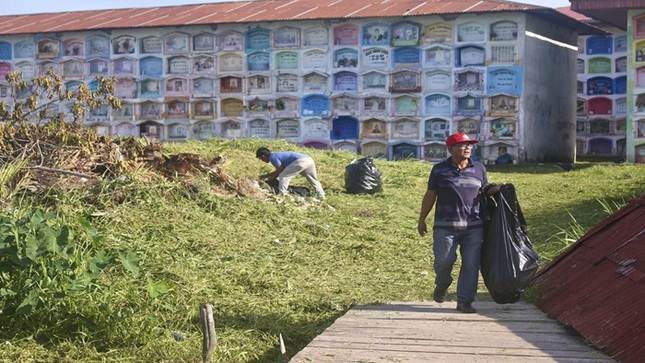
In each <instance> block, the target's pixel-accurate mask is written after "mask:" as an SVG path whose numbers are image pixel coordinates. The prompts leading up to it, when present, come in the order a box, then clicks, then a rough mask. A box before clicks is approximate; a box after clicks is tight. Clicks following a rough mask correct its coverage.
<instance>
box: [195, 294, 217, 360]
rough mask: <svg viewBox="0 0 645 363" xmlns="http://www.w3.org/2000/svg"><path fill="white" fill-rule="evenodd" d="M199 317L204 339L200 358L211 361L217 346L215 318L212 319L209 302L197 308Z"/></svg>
mask: <svg viewBox="0 0 645 363" xmlns="http://www.w3.org/2000/svg"><path fill="white" fill-rule="evenodd" d="M199 317H200V320H201V322H202V330H203V332H204V341H203V345H202V360H203V362H204V363H212V362H213V352H214V351H215V347H216V346H217V335H216V334H215V320H214V319H213V307H212V306H211V304H202V305H201V307H200V309H199Z"/></svg>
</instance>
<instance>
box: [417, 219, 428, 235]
mask: <svg viewBox="0 0 645 363" xmlns="http://www.w3.org/2000/svg"><path fill="white" fill-rule="evenodd" d="M417 232H419V236H421V237H423V236H425V235H426V234H428V226H427V225H426V222H425V221H419V224H417Z"/></svg>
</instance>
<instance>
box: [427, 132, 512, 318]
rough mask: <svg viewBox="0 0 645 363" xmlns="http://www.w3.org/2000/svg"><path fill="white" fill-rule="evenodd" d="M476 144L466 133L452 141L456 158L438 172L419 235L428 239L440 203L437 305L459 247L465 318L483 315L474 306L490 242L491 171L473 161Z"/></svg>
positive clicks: (449, 144)
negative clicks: (485, 210) (483, 210)
mask: <svg viewBox="0 0 645 363" xmlns="http://www.w3.org/2000/svg"><path fill="white" fill-rule="evenodd" d="M476 143H477V140H474V139H471V138H470V137H468V135H467V134H465V133H462V132H459V133H456V134H452V135H450V136H449V137H448V139H447V140H446V147H447V148H448V152H449V153H450V157H449V158H447V159H446V160H444V161H442V162H440V163H437V164H436V165H434V166H433V167H432V171H431V172H430V178H429V180H428V189H427V191H426V193H425V195H424V197H423V202H422V203H421V212H420V214H419V222H418V225H417V230H418V232H419V234H420V235H421V236H425V235H426V234H427V233H428V227H427V225H426V217H427V216H428V214H429V213H430V211H431V210H432V208H433V207H434V205H435V203H436V205H437V207H436V209H435V217H434V228H433V234H432V235H433V241H434V242H433V247H432V250H433V253H434V265H433V267H434V270H435V285H436V286H435V289H434V293H433V299H434V301H436V302H439V303H442V302H444V301H445V300H446V296H447V294H448V287H450V285H451V284H452V281H453V278H452V268H453V265H454V264H455V261H457V247H459V252H460V255H461V269H460V270H459V278H458V280H457V310H459V311H461V312H464V313H475V312H477V311H476V310H475V308H474V307H473V305H472V302H473V301H474V300H475V297H476V295H477V282H478V279H479V261H480V256H481V246H482V242H483V240H484V224H483V221H482V219H481V218H480V215H479V198H478V193H479V190H480V188H482V187H485V189H486V186H487V185H488V177H487V175H486V168H484V165H482V164H481V163H479V162H477V161H474V160H472V159H471V155H472V150H473V147H474V145H475V144H476ZM500 187H501V185H494V186H489V187H488V188H487V189H486V194H488V195H492V194H494V193H499V189H500Z"/></svg>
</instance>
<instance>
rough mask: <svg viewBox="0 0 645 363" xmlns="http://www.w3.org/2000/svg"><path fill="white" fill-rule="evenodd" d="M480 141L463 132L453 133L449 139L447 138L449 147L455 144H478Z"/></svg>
mask: <svg viewBox="0 0 645 363" xmlns="http://www.w3.org/2000/svg"><path fill="white" fill-rule="evenodd" d="M478 142H479V141H477V140H475V139H471V138H470V137H468V135H467V134H464V133H463V132H458V133H456V134H452V135H450V136H448V140H446V146H447V147H452V146H453V145H455V144H464V143H465V144H476V143H478Z"/></svg>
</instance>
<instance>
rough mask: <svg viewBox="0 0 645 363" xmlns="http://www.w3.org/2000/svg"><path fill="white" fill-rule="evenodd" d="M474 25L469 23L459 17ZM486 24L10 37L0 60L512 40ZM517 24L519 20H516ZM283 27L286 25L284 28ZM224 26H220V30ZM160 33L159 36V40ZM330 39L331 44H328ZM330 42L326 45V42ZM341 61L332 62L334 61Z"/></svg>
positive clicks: (505, 28) (506, 23) (510, 29)
mask: <svg viewBox="0 0 645 363" xmlns="http://www.w3.org/2000/svg"><path fill="white" fill-rule="evenodd" d="M466 18H471V19H474V17H468V16H466V17H464V19H466ZM488 18H489V19H491V22H482V21H463V22H460V23H455V22H445V21H440V20H439V19H440V18H438V17H424V18H421V17H420V18H419V19H420V20H425V21H426V22H424V23H420V22H415V21H410V20H404V21H398V22H394V23H387V22H380V21H367V22H361V23H358V22H357V23H356V24H352V23H342V24H337V25H333V26H327V25H325V24H323V23H320V22H315V21H313V22H306V23H301V24H303V25H302V27H303V28H300V27H296V26H293V24H294V23H293V22H291V23H284V25H276V27H275V28H274V29H269V28H264V27H262V26H255V27H245V28H246V30H245V31H238V30H239V29H242V27H239V26H229V27H228V28H229V29H228V30H224V31H221V32H217V33H213V32H211V31H210V30H211V28H209V27H200V26H194V27H186V31H172V32H168V30H167V29H164V28H156V29H148V30H138V29H137V30H135V29H131V30H123V31H121V32H122V33H124V32H131V33H132V34H133V35H129V34H121V35H114V36H112V37H110V36H107V35H105V34H104V33H102V34H96V33H66V34H62V35H59V34H56V35H53V34H49V35H38V36H35V37H32V38H31V39H27V38H26V37H15V38H14V39H16V40H15V42H14V43H15V44H12V43H11V42H6V41H3V42H0V59H13V58H14V57H15V58H36V59H58V58H63V57H76V58H87V59H91V58H110V57H112V56H123V55H133V56H137V55H147V54H163V55H191V54H200V53H210V54H214V53H219V52H243V53H253V52H258V51H260V52H262V51H274V50H282V49H286V50H293V49H302V48H315V47H318V48H322V49H329V47H330V45H331V47H334V48H337V47H355V48H361V47H380V48H383V49H388V48H390V47H393V48H405V47H417V46H429V45H432V44H439V43H441V44H453V43H456V44H465V43H479V44H486V43H496V42H511V44H512V43H513V42H514V41H516V40H518V29H519V26H518V23H517V22H514V21H511V20H502V21H494V20H495V19H496V18H497V19H498V17H490V16H489V17H488ZM518 18H519V17H518ZM287 24H288V25H287ZM224 27H225V26H222V28H224ZM163 33H165V34H163ZM330 38H331V39H330ZM332 39H333V41H330V40H332ZM342 59H343V58H340V59H338V61H340V60H342Z"/></svg>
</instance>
